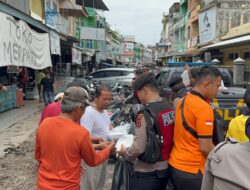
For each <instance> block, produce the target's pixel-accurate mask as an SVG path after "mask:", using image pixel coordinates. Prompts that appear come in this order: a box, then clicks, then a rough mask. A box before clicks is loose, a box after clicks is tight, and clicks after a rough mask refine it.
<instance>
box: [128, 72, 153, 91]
mask: <svg viewBox="0 0 250 190" xmlns="http://www.w3.org/2000/svg"><path fill="white" fill-rule="evenodd" d="M154 82H156V80H155V75H154V74H153V73H145V74H142V75H141V76H139V77H138V78H137V79H136V80H135V82H134V85H133V88H134V90H135V91H137V90H140V89H142V88H143V87H144V86H146V85H147V84H151V83H154Z"/></svg>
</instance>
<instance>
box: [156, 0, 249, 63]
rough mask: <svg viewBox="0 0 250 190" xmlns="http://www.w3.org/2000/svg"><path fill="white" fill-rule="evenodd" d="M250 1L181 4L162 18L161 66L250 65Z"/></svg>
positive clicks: (200, 0) (202, 0) (197, 0)
mask: <svg viewBox="0 0 250 190" xmlns="http://www.w3.org/2000/svg"><path fill="white" fill-rule="evenodd" d="M249 3H250V2H249V1H238V0H235V1H223V0H222V1H211V0H208V1H206V0H181V1H180V2H178V3H174V4H173V5H172V7H170V8H169V10H168V12H169V14H165V15H163V19H162V23H163V29H162V33H161V40H160V42H159V44H158V47H160V49H161V50H160V51H161V54H160V55H159V58H160V59H161V61H162V62H164V63H171V62H179V61H181V62H196V61H198V60H201V61H203V62H211V61H212V60H213V59H217V60H218V61H220V63H221V64H223V65H229V66H230V65H233V61H234V60H235V59H237V58H239V57H240V58H242V59H244V60H245V61H246V63H247V64H249V58H248V48H249V47H248V46H247V44H248V42H249V39H248V38H249V36H248V34H249V28H248V25H249Z"/></svg>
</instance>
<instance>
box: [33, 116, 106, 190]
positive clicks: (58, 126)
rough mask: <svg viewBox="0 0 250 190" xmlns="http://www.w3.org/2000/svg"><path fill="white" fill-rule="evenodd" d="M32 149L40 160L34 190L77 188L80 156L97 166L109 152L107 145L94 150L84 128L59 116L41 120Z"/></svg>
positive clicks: (72, 189) (69, 189)
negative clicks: (101, 148) (99, 149)
mask: <svg viewBox="0 0 250 190" xmlns="http://www.w3.org/2000/svg"><path fill="white" fill-rule="evenodd" d="M35 148H36V150H35V158H36V160H38V161H39V167H38V182H37V189H41V190H43V189H44V190H45V189H46V190H57V189H58V190H59V189H60V190H63V189H67V190H76V189H77V190H78V189H79V183H80V170H81V167H80V163H81V159H83V160H84V161H85V162H86V163H87V164H88V165H89V166H96V165H99V164H101V163H102V162H103V161H105V160H106V159H107V158H108V156H109V153H110V149H109V148H106V149H104V150H102V151H100V152H96V151H95V150H94V148H93V145H92V142H91V140H90V135H89V133H88V132H87V130H86V129H85V128H83V127H81V126H80V125H78V124H76V123H75V122H73V121H71V120H69V119H65V118H62V117H60V116H58V117H50V118H46V119H45V120H44V121H43V122H42V124H41V125H40V126H39V128H38V130H37V134H36V147H35Z"/></svg>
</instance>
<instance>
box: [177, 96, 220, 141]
mask: <svg viewBox="0 0 250 190" xmlns="http://www.w3.org/2000/svg"><path fill="white" fill-rule="evenodd" d="M185 100H186V97H184V98H183V100H182V103H181V117H182V126H183V127H184V128H185V129H186V130H187V131H188V132H189V133H190V134H191V135H192V136H193V137H195V138H196V139H198V135H197V132H196V131H194V130H193V129H192V128H191V127H190V126H189V125H188V123H187V121H186V119H185V116H184V111H183V109H184V104H185ZM213 127H214V128H213V144H214V145H217V144H219V143H220V142H222V141H224V132H223V121H222V119H221V118H220V116H219V114H218V113H217V112H216V111H215V110H214V125H213Z"/></svg>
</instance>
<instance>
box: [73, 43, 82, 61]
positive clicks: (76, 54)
mask: <svg viewBox="0 0 250 190" xmlns="http://www.w3.org/2000/svg"><path fill="white" fill-rule="evenodd" d="M72 63H75V64H79V65H81V64H82V51H81V50H78V49H76V48H73V47H72Z"/></svg>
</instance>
